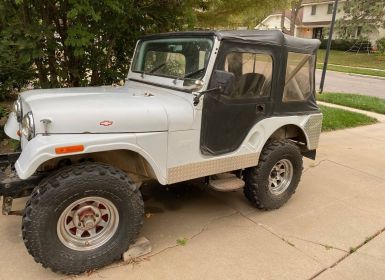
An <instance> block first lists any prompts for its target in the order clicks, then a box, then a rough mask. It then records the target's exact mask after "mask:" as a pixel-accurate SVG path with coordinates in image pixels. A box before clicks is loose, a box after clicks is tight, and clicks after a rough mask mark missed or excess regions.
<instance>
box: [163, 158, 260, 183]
mask: <svg viewBox="0 0 385 280" xmlns="http://www.w3.org/2000/svg"><path fill="white" fill-rule="evenodd" d="M257 164H258V154H257V153H251V154H247V155H241V156H232V157H226V158H220V159H212V160H205V161H201V162H195V163H189V164H185V165H181V166H177V167H172V168H169V169H168V170H167V183H168V184H173V183H177V182H182V181H187V180H190V179H195V178H200V177H204V176H208V175H213V174H218V173H222V172H227V171H232V170H237V169H241V168H246V167H251V166H256V165H257Z"/></svg>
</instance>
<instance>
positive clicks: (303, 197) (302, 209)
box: [0, 123, 385, 280]
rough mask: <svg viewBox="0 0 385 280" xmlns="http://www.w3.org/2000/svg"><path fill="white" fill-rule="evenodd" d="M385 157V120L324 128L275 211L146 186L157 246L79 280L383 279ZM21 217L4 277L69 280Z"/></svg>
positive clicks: (3, 221)
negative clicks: (41, 260) (40, 253)
mask: <svg viewBox="0 0 385 280" xmlns="http://www.w3.org/2000/svg"><path fill="white" fill-rule="evenodd" d="M384 158H385V123H379V124H375V125H371V126H364V127H360V128H354V129H347V130H340V131H337V132H328V133H323V134H322V136H321V140H320V147H319V150H318V155H317V160H316V161H314V162H313V161H310V160H305V166H304V168H305V169H304V174H303V177H302V180H301V183H300V185H299V187H298V190H297V192H296V194H295V195H294V196H293V197H292V199H291V200H290V201H289V202H288V203H287V204H286V205H285V206H284V207H282V208H281V209H279V210H276V211H271V212H262V211H258V210H256V209H254V208H252V207H251V206H250V205H249V204H248V203H247V201H246V200H245V199H244V198H243V194H242V192H232V193H218V192H214V191H210V190H208V189H206V188H204V186H202V185H199V184H182V185H180V186H178V187H175V188H169V189H167V188H165V187H161V186H158V185H153V186H148V187H147V188H146V189H145V196H146V197H147V199H146V201H145V205H146V213H147V214H148V215H147V218H146V220H145V225H144V228H143V231H142V235H143V236H146V237H147V238H148V239H149V240H150V241H151V242H152V245H153V252H152V253H151V254H150V255H149V256H146V257H145V258H142V259H141V260H137V261H135V262H132V263H130V264H124V263H117V264H114V265H112V266H110V267H108V268H105V269H101V270H99V271H96V272H92V273H90V274H89V275H83V276H80V277H76V278H74V279H90V280H91V279H92V280H94V279H95V280H97V279H106V280H108V279H114V280H115V279H184V280H187V279H221V280H222V279H236V280H241V279H279V280H281V279H295V280H298V279H317V280H325V279H329V280H331V279H335V280H340V279H341V280H343V279H353V280H355V279H357V280H362V279H371V280H375V279H385V233H384V232H383V230H384V229H385V203H384V201H385V160H384ZM22 202H23V201H19V203H20V204H22ZM20 220H21V219H20V218H19V217H12V216H10V217H5V216H0V235H1V239H0V248H1V250H0V271H1V272H0V279H1V280H3V279H4V280H5V279H30V280H34V279H39V280H40V279H70V278H69V277H66V276H63V275H57V274H54V273H52V272H50V271H49V270H46V269H44V268H42V267H41V266H40V265H38V264H36V263H35V262H34V261H33V259H32V257H30V256H29V255H28V253H27V252H26V249H25V247H24V245H23V242H22V239H21V231H20ZM184 238H185V239H186V245H185V246H179V245H177V239H184ZM365 242H367V243H366V244H365Z"/></svg>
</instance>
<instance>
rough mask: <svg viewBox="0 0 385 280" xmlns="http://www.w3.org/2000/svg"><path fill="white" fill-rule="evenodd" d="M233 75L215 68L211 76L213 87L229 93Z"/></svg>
mask: <svg viewBox="0 0 385 280" xmlns="http://www.w3.org/2000/svg"><path fill="white" fill-rule="evenodd" d="M234 82H235V75H234V73H232V72H227V71H221V70H215V71H214V73H213V76H212V78H211V85H212V88H213V89H218V91H219V92H220V93H221V94H224V95H230V94H231V92H232V91H233V88H234Z"/></svg>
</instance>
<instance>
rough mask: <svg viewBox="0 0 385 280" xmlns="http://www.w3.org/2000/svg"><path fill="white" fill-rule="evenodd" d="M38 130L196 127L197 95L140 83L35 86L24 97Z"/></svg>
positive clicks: (78, 131)
mask: <svg viewBox="0 0 385 280" xmlns="http://www.w3.org/2000/svg"><path fill="white" fill-rule="evenodd" d="M21 98H22V101H23V111H24V114H25V113H27V111H32V114H33V118H34V122H35V130H36V134H40V133H44V132H45V127H44V124H43V123H42V120H49V121H50V123H49V124H48V127H47V130H48V133H130V132H155V131H167V130H187V129H191V127H192V123H193V119H194V107H193V105H192V99H193V97H192V95H191V94H189V93H184V92H177V91H172V90H166V89H164V88H159V87H152V86H147V85H144V84H140V83H132V82H131V83H130V84H128V85H126V86H123V87H86V88H65V89H44V90H31V91H27V92H25V93H23V94H22V95H21Z"/></svg>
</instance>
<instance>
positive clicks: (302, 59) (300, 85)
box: [282, 52, 315, 102]
mask: <svg viewBox="0 0 385 280" xmlns="http://www.w3.org/2000/svg"><path fill="white" fill-rule="evenodd" d="M314 63H315V56H314V55H310V54H302V53H294V52H289V53H288V58H287V67H286V78H285V88H284V92H283V98H282V101H283V102H290V101H305V100H307V99H308V98H309V96H310V95H311V94H312V89H313V88H314V87H313V85H314V79H313V75H312V71H314Z"/></svg>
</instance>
